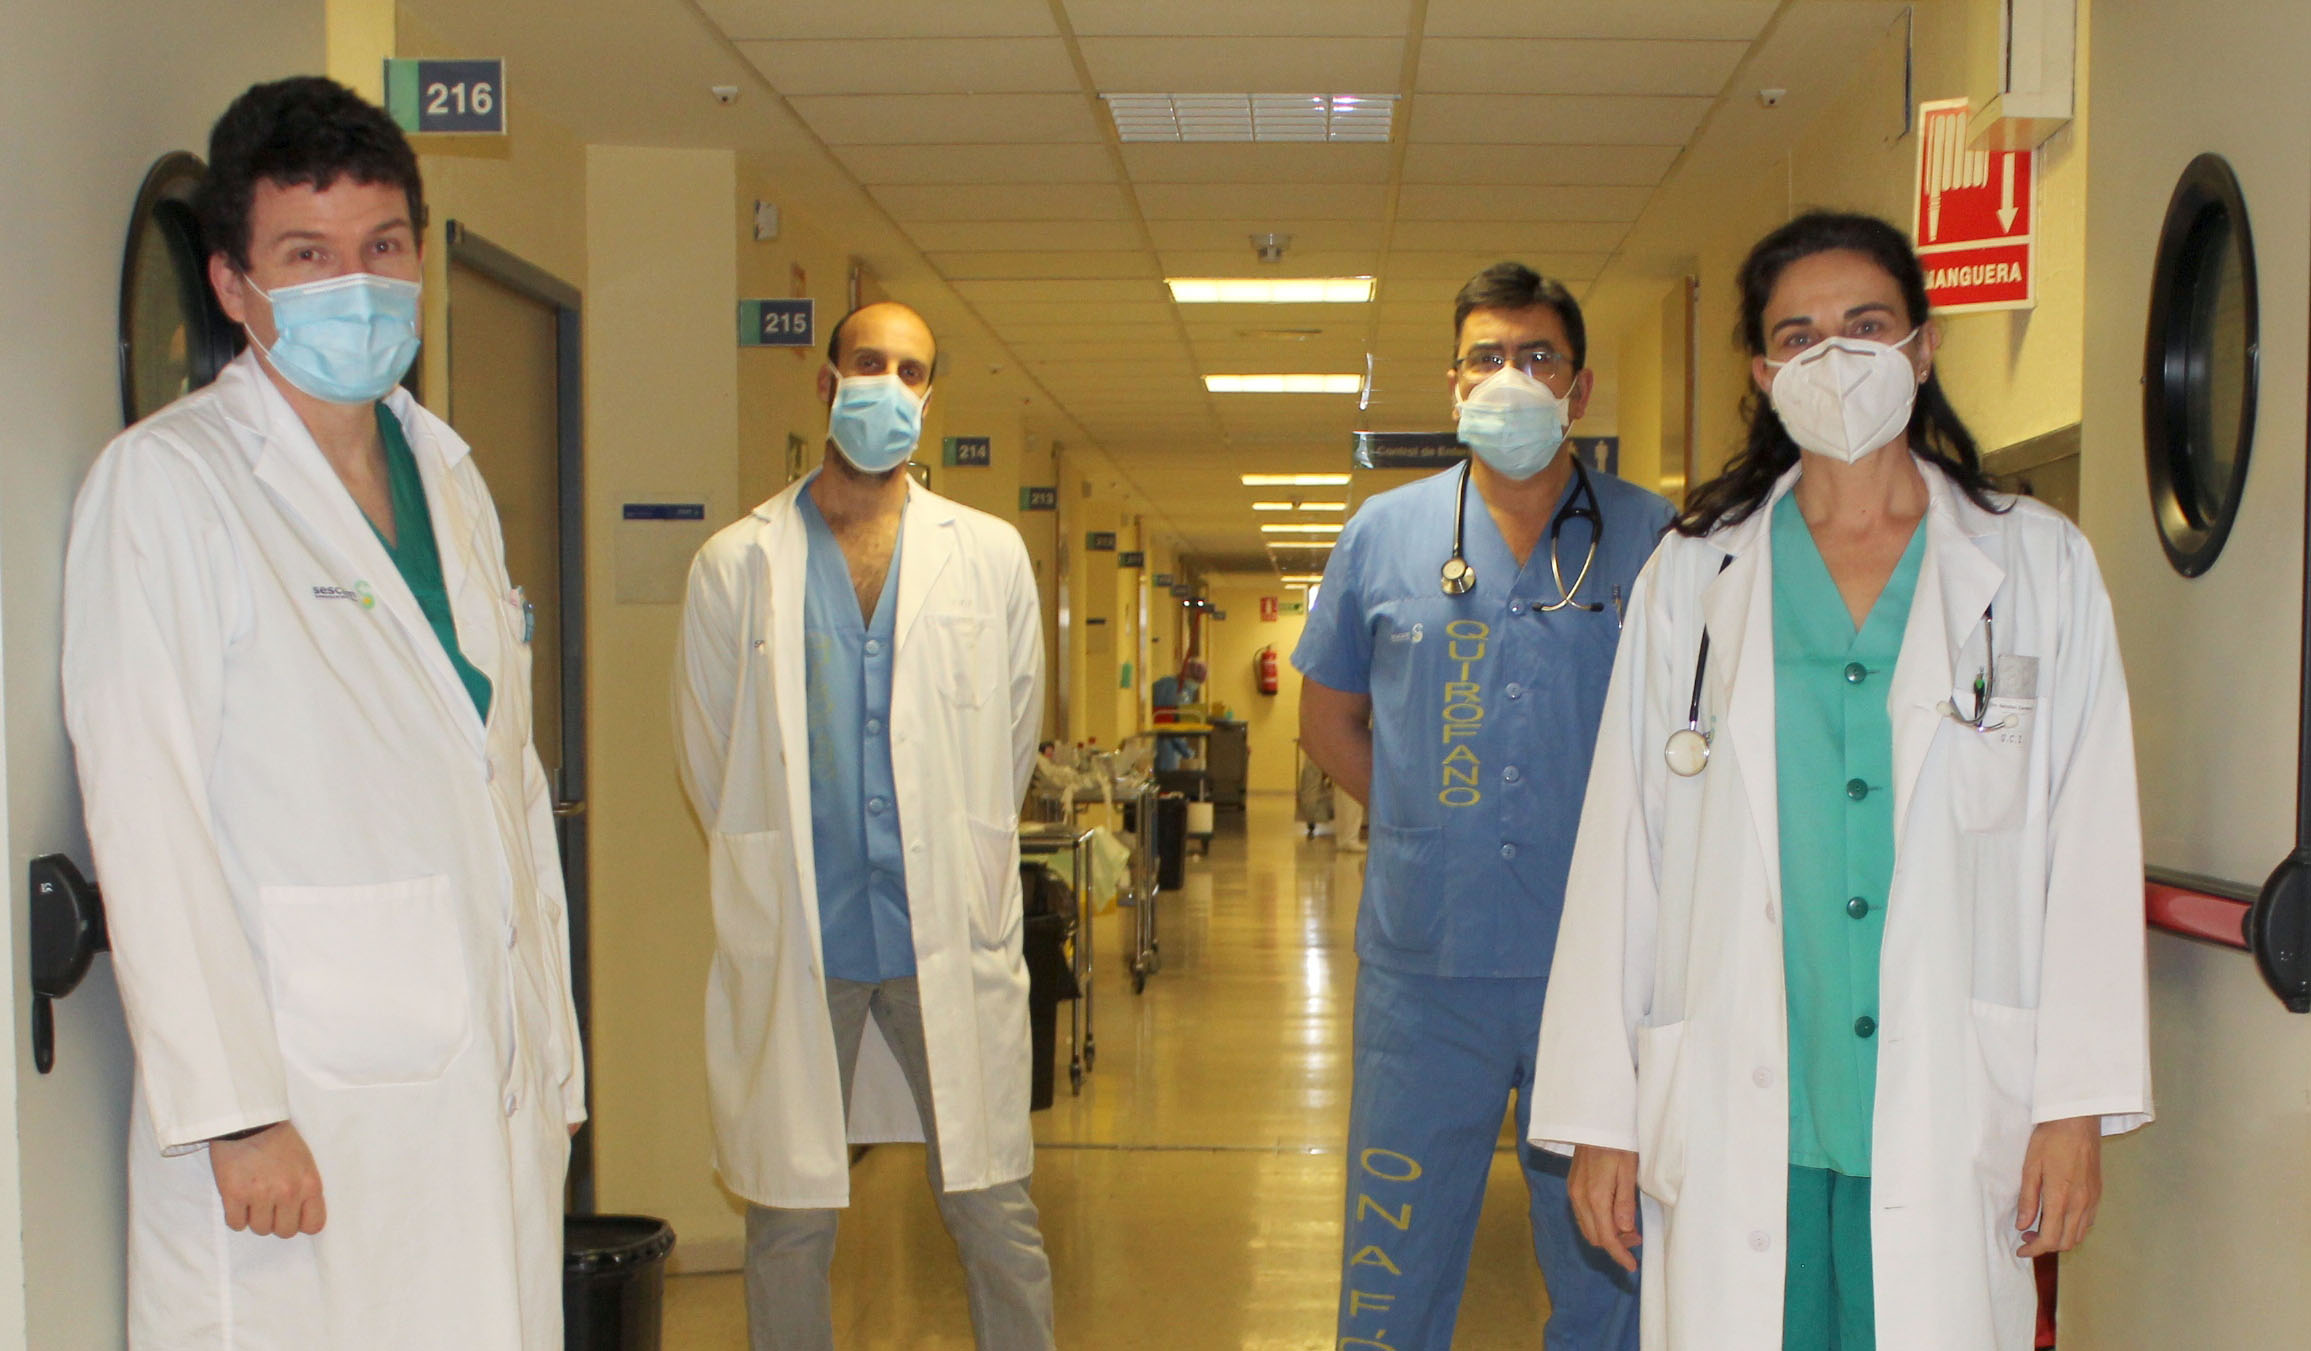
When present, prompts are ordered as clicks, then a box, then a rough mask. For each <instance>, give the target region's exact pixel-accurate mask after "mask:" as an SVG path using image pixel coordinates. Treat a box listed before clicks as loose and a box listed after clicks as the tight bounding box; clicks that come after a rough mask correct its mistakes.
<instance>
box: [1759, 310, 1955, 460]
mask: <svg viewBox="0 0 2311 1351" xmlns="http://www.w3.org/2000/svg"><path fill="white" fill-rule="evenodd" d="M1924 327H1925V326H1924V325H1920V326H1919V327H1917V328H1913V329H1911V330H1910V336H1909V337H1907V338H1904V339H1902V340H1901V341H1900V342H1897V343H1891V344H1888V343H1882V342H1871V341H1870V340H1869V339H1867V338H1824V339H1822V340H1821V341H1820V342H1818V343H1815V344H1814V345H1813V346H1812V347H1810V348H1808V349H1807V350H1806V351H1804V352H1803V353H1801V354H1799V355H1797V356H1795V357H1792V358H1790V359H1789V360H1787V361H1768V362H1766V363H1765V364H1766V366H1767V368H1768V369H1770V370H1772V371H1773V372H1774V376H1773V411H1774V413H1775V414H1776V415H1778V416H1779V417H1780V418H1781V425H1782V426H1783V427H1785V428H1787V429H1788V431H1789V439H1790V440H1792V441H1795V442H1797V444H1798V447H1799V449H1801V450H1810V451H1812V452H1814V453H1815V454H1816V455H1827V456H1829V457H1830V458H1831V459H1835V460H1843V461H1845V462H1846V463H1847V464H1852V463H1853V462H1854V461H1856V460H1859V459H1861V458H1862V457H1863V456H1865V455H1868V454H1869V453H1871V452H1872V451H1875V450H1878V449H1880V448H1881V447H1884V446H1886V445H1888V444H1890V443H1892V441H1893V440H1894V438H1895V437H1897V436H1900V435H1901V434H1902V432H1903V431H1904V429H1906V428H1907V427H1908V426H1909V425H1910V409H1911V407H1912V405H1914V404H1916V403H1917V401H1918V371H1917V368H1916V367H1915V366H1913V365H1911V364H1910V357H1909V354H1908V353H1906V352H1904V351H1903V350H1902V349H1903V348H1905V347H1908V346H1909V345H1910V344H1911V342H1912V341H1914V340H1915V339H1916V338H1917V336H1918V334H1919V333H1921V332H1923V331H1924Z"/></svg>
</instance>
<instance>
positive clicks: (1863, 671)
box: [1846, 661, 1870, 685]
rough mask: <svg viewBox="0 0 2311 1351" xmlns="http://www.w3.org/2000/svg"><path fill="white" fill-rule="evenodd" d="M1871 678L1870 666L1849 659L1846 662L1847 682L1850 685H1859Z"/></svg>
mask: <svg viewBox="0 0 2311 1351" xmlns="http://www.w3.org/2000/svg"><path fill="white" fill-rule="evenodd" d="M1869 678H1870V668H1869V667H1867V666H1864V665H1862V664H1861V663H1860V662H1858V661H1849V662H1847V663H1846V683H1847V684H1848V685H1859V684H1861V683H1862V682H1863V681H1865V680H1867V679H1869Z"/></svg>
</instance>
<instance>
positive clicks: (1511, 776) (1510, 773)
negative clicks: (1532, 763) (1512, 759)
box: [1501, 765, 1525, 783]
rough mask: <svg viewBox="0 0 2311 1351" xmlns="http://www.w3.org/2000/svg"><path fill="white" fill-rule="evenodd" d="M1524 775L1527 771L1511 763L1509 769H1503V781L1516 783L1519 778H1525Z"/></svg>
mask: <svg viewBox="0 0 2311 1351" xmlns="http://www.w3.org/2000/svg"><path fill="white" fill-rule="evenodd" d="M1524 776H1525V772H1524V771H1523V770H1521V769H1518V768H1517V767H1516V766H1515V765H1510V766H1509V767H1508V768H1507V769H1504V770H1502V771H1501V782H1502V783H1515V782H1516V781H1517V780H1519V779H1521V778H1523V777H1524Z"/></svg>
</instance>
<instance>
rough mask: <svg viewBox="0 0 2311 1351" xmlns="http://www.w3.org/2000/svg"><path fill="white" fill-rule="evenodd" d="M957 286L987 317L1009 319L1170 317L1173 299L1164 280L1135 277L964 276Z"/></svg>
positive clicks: (1075, 321) (1053, 321) (1046, 321)
mask: <svg viewBox="0 0 2311 1351" xmlns="http://www.w3.org/2000/svg"><path fill="white" fill-rule="evenodd" d="M955 290H956V292H957V293H958V294H960V295H961V296H962V297H963V298H964V299H965V300H968V301H970V302H971V304H972V305H973V306H974V307H976V308H977V309H978V310H979V312H980V313H981V314H983V315H985V316H986V317H987V322H989V323H991V324H995V325H998V326H1001V325H1004V324H1080V323H1083V322H1084V321H1086V320H1087V319H1103V320H1104V319H1113V320H1114V321H1116V322H1117V323H1140V324H1153V323H1159V322H1160V323H1170V322H1171V321H1172V302H1171V300H1170V299H1169V298H1168V297H1167V296H1166V295H1165V293H1164V288H1163V286H1162V284H1160V283H1158V282H1153V281H1131V282H1113V281H1107V282H1033V281H964V282H957V283H956V284H955Z"/></svg>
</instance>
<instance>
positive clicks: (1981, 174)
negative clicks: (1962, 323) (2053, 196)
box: [1911, 99, 2038, 314]
mask: <svg viewBox="0 0 2311 1351" xmlns="http://www.w3.org/2000/svg"><path fill="white" fill-rule="evenodd" d="M1966 113H1967V103H1966V100H1964V99H1939V100H1936V101H1934V102H1932V103H1921V104H1919V105H1918V178H1917V189H1918V191H1917V199H1916V201H1915V202H1914V203H1913V204H1912V209H1913V211H1914V212H1915V225H1914V228H1913V229H1912V231H1911V234H1912V236H1913V237H1914V238H1915V239H1916V240H1917V244H1918V261H1919V262H1921V263H1923V264H1925V267H1926V299H1927V300H1928V301H1929V302H1930V303H1931V304H1932V305H1933V307H1934V309H1935V311H1936V312H1937V313H1941V314H1966V313H1970V312H1973V311H1978V310H2026V309H2029V308H2030V307H2031V306H2032V305H2033V304H2035V303H2036V300H2035V292H2034V291H2033V290H2032V287H2033V284H2034V283H2033V275H2032V274H2033V273H2034V272H2035V270H2036V260H2037V248H2036V246H2035V244H2034V240H2035V237H2036V232H2037V227H2038V156H2037V155H2036V154H2034V153H2033V152H2031V151H2028V150H1969V149H1967V148H1966Z"/></svg>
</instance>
